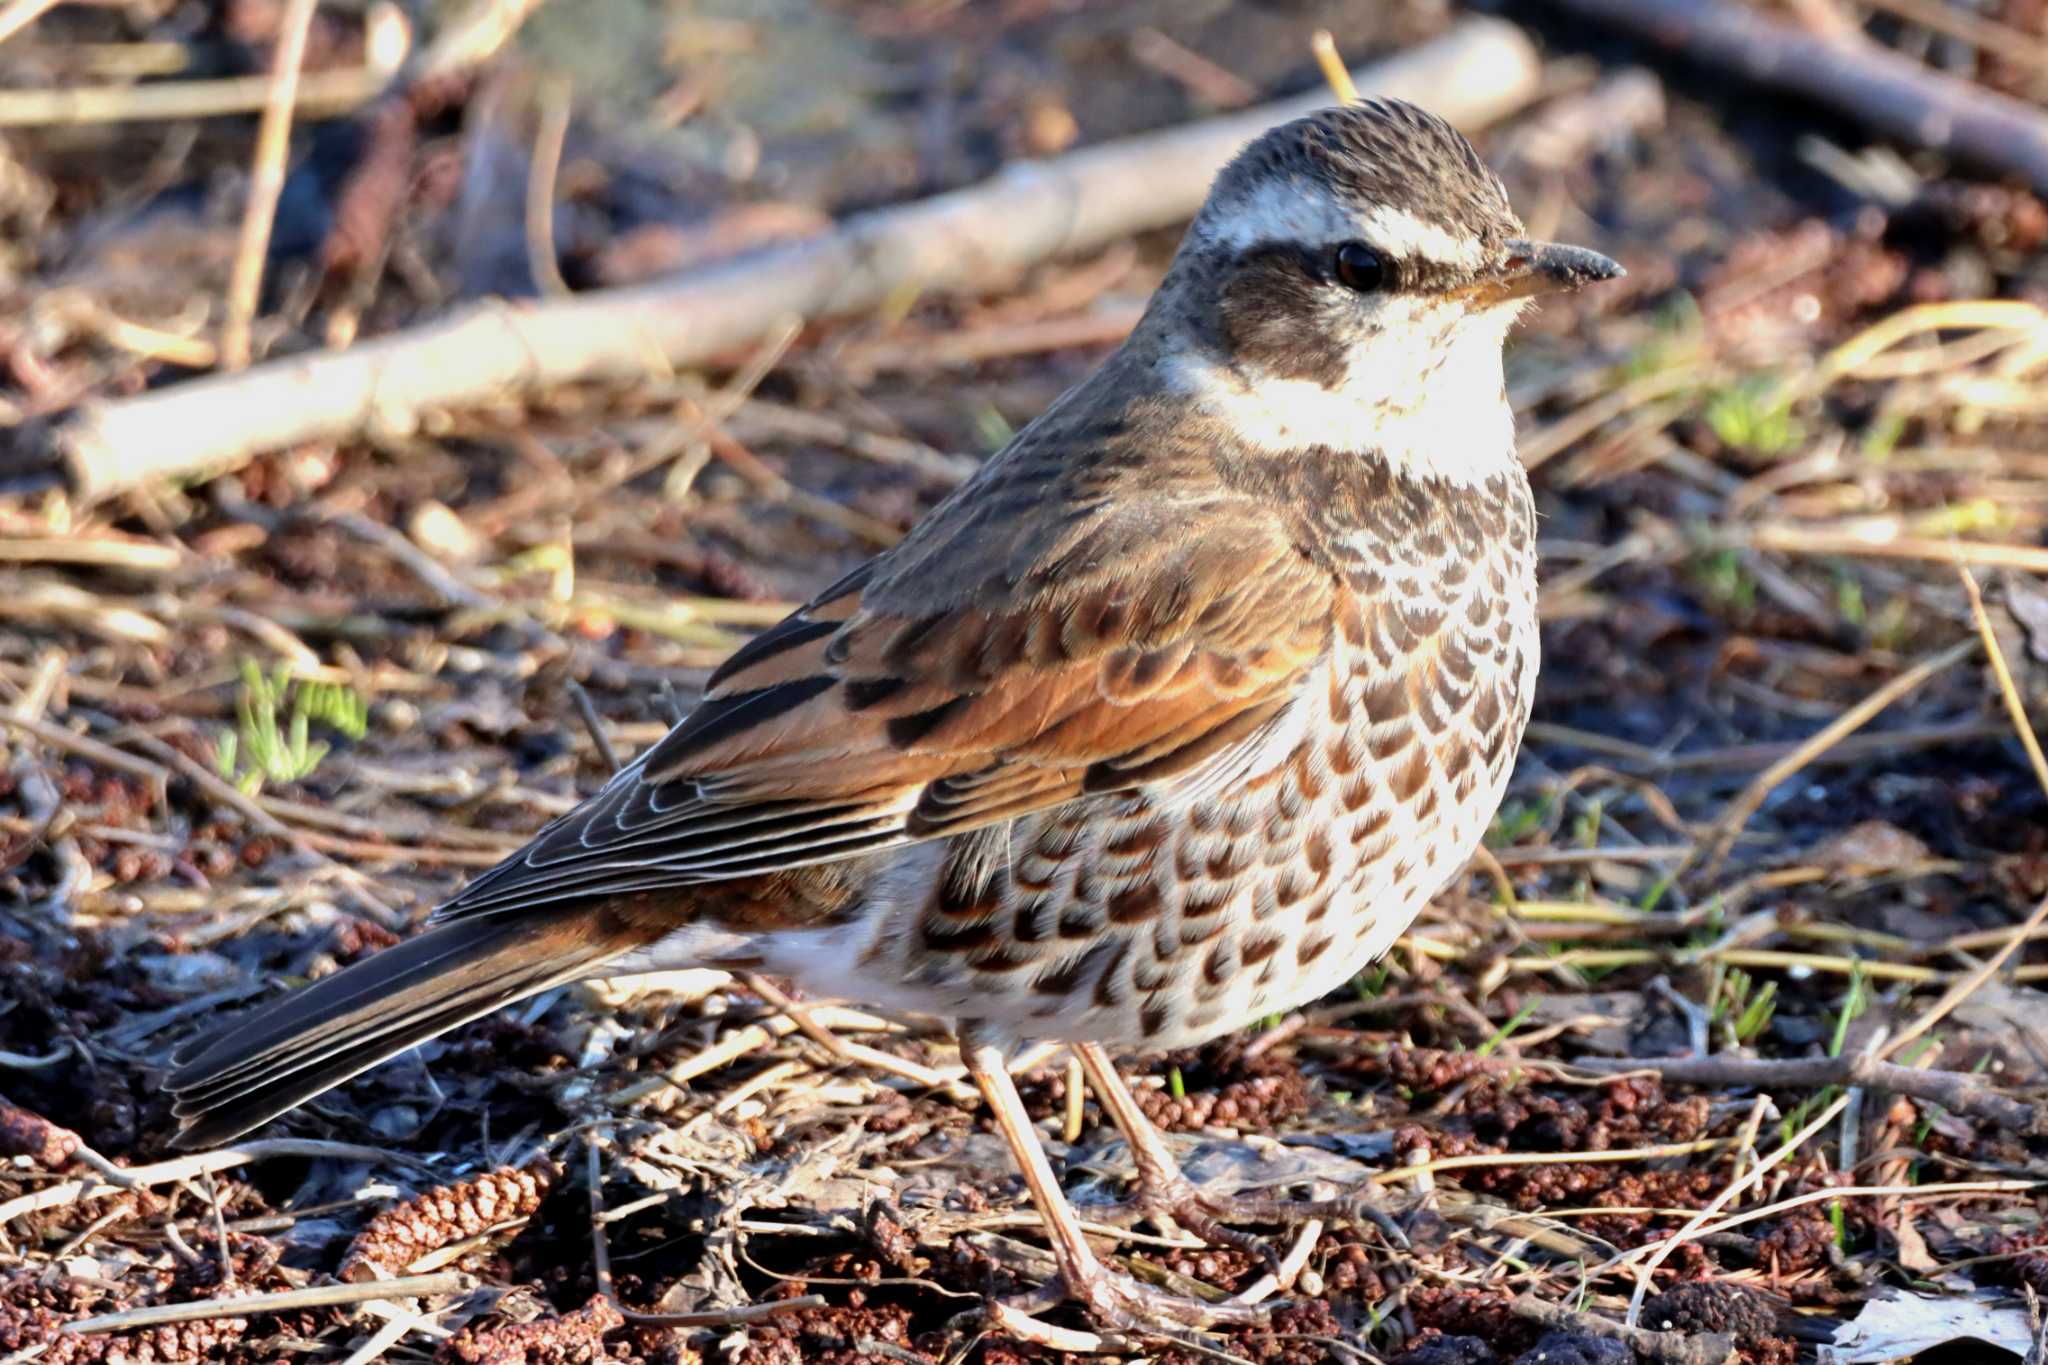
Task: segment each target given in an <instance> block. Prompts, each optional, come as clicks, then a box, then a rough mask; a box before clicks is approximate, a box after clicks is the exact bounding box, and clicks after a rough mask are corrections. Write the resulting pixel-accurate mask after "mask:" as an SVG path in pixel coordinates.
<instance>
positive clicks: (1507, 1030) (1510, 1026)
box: [1473, 1000, 1536, 1057]
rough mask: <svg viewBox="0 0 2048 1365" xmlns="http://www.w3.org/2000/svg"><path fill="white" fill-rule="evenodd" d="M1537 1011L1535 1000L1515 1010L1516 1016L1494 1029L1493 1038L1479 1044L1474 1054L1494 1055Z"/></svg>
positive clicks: (1482, 1055) (1480, 1055)
mask: <svg viewBox="0 0 2048 1365" xmlns="http://www.w3.org/2000/svg"><path fill="white" fill-rule="evenodd" d="M1535 1013H1536V1002H1535V1001H1534V1000H1531V1001H1530V1002H1529V1003H1528V1004H1526V1005H1524V1006H1522V1008H1520V1009H1518V1010H1516V1011H1515V1016H1514V1018H1512V1019H1510V1020H1508V1021H1507V1022H1506V1023H1505V1024H1502V1025H1501V1026H1500V1027H1499V1028H1497V1029H1495V1030H1494V1031H1493V1036H1492V1037H1491V1038H1488V1039H1487V1040H1486V1041H1485V1042H1483V1043H1481V1044H1480V1045H1479V1046H1478V1048H1477V1049H1476V1050H1475V1051H1474V1053H1473V1055H1474V1056H1477V1057H1490V1056H1492V1055H1493V1053H1494V1051H1495V1050H1496V1049H1497V1048H1499V1047H1500V1045H1501V1044H1502V1043H1505V1042H1506V1041H1507V1040H1508V1039H1509V1038H1512V1037H1513V1036H1514V1033H1515V1030H1516V1029H1518V1028H1520V1027H1521V1026H1522V1025H1524V1024H1526V1023H1528V1022H1529V1020H1530V1019H1531V1018H1532V1017H1534V1016H1535Z"/></svg>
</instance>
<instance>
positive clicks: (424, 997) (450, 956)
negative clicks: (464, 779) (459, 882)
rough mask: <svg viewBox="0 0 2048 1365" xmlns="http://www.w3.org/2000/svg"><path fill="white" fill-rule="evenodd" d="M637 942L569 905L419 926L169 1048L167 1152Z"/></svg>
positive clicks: (292, 1101) (237, 1125)
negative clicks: (170, 1133) (411, 934)
mask: <svg viewBox="0 0 2048 1365" xmlns="http://www.w3.org/2000/svg"><path fill="white" fill-rule="evenodd" d="M642 941H644V939H643V936H641V935H632V934H622V933H621V932H620V926H619V925H618V924H617V923H616V922H614V921H610V920H609V917H606V916H602V915H600V914H597V913H594V912H592V911H591V910H590V909H589V908H587V907H584V908H578V909H575V910H570V911H563V912H561V913H557V914H552V915H535V914H523V915H505V916H497V917H485V918H480V919H475V920H461V921H458V922H456V923H454V924H448V925H444V926H442V927H441V928H438V929H431V930H429V931H427V932H426V933H424V934H421V935H419V936H418V937H417V938H411V939H407V940H406V941H405V942H403V943H400V944H397V945H395V946H393V947H390V948H386V949H385V950H384V951H382V952H380V953H377V954H376V955H375V956H373V957H370V958H368V959H366V960H364V961H362V962H359V963H357V964H356V965H355V966H353V967H350V968H348V969H347V970H346V971H341V972H336V973H335V974H334V975H333V976H329V977H324V978H322V979H321V980H319V981H316V982H314V983H313V984H312V985H310V986H308V987H306V988H305V989H303V990H300V991H295V992H293V993H292V994H290V995H287V996H285V997H283V998H282V999H279V1000H273V1001H271V1002H270V1003H269V1004H267V1005H263V1006H260V1007H258V1008H257V1009H255V1010H252V1011H250V1012H248V1013H246V1014H243V1015H240V1016H238V1017H236V1018H234V1019H232V1020H230V1021H228V1022H227V1023H226V1024H224V1025H222V1026H221V1027H220V1028H217V1029H215V1030H213V1031H212V1032H210V1033H208V1034H206V1035H204V1036H202V1037H200V1038H198V1039H195V1040H194V1041H193V1042H191V1043H188V1044H186V1045H185V1046H184V1047H181V1048H180V1049H178V1052H177V1054H176V1055H175V1056H174V1057H173V1058H172V1060H173V1061H174V1062H175V1063H176V1064H177V1069H176V1070H175V1071H173V1072H172V1073H171V1075H170V1079H169V1081H168V1082H167V1088H168V1089H169V1090H170V1092H171V1093H172V1094H173V1095H174V1096H175V1097H176V1100H175V1103H174V1104H173V1106H172V1112H173V1113H174V1114H176V1115H177V1116H178V1119H179V1120H180V1122H181V1124H182V1127H181V1128H180V1130H179V1133H178V1136H177V1138H176V1139H175V1144H176V1145H177V1146H179V1147H186V1148H191V1147H211V1146H214V1145H216V1144H218V1143H222V1142H226V1141H227V1140H228V1139H230V1138H234V1137H239V1136H241V1135H242V1134H243V1133H246V1132H248V1131H249V1130H250V1129H251V1128H255V1127H257V1126H259V1125H261V1124H264V1123H268V1122H269V1121H270V1120H271V1119H274V1118H276V1117H277V1116H278V1115H279V1114H282V1113H284V1112H285V1111H286V1110H288V1109H291V1108H294V1107H295V1106H297V1105H300V1104H303V1103H305V1102H306V1101H307V1100H309V1099H312V1098H313V1097H314V1096H315V1095H318V1094H320V1093H321V1092H322V1091H325V1090H328V1089H331V1088H332V1087H334V1086H337V1085H339V1084H341V1083H342V1082H343V1081H345V1080H347V1079H348V1078H349V1077H351V1076H354V1075H356V1074H357V1073H359V1072H363V1071H367V1070H369V1069H370V1068H371V1067H373V1066H375V1065H376V1064H377V1063H379V1062H381V1061H384V1060H385V1059H386V1058H389V1057H395V1056H397V1055H398V1054H399V1053H401V1052H403V1051H405V1050H406V1049H407V1048H409V1047H414V1046H416V1045H418V1044H420V1043H423V1042H425V1041H426V1040H427V1039H429V1038H432V1037H435V1036H436V1035H438V1034H442V1033H446V1032H447V1031H448V1030H449V1029H452V1028H454V1027H455V1026H456V1025H458V1024H463V1023H467V1022H468V1021H469V1020H471V1019H475V1018H478V1017H480V1016H482V1015H486V1014H489V1013H490V1012H491V1011H492V1010H495V1009H498V1008H499V1007H500V1006H503V1005H509V1004H511V1003H512V1002H513V1001H515V1000H520V999H523V998H525V997H526V996H529V995H534V994H537V993H538V992H540V991H544V990H546V989H548V988H549V987H550V986H559V985H562V984H563V983H565V982H569V981H575V980H578V979H580V978H582V977H583V976H586V975H588V974H589V972H590V970H591V969H592V968H594V967H596V966H597V965H598V964H599V963H601V962H603V961H605V960H606V959H608V958H612V957H616V956H618V955H619V954H620V953H622V952H625V951H626V950H627V949H629V948H633V947H636V946H638V945H639V943H640V942H642Z"/></svg>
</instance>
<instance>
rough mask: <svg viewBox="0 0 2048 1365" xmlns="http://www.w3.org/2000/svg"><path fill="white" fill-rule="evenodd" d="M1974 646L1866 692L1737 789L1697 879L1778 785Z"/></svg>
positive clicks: (1947, 652) (1712, 867)
mask: <svg viewBox="0 0 2048 1365" xmlns="http://www.w3.org/2000/svg"><path fill="white" fill-rule="evenodd" d="M1975 648H1977V642H1976V641H1975V640H1965V641H1963V642H1962V643H1960V644H1957V645H1953V646H1951V647H1950V648H1948V649H1944V650H1943V651H1942V652H1941V653H1939V654H1937V655H1935V656H1934V657H1933V658H1931V659H1925V660H1922V661H1921V662H1920V663H1918V664H1916V665H1914V666H1913V667H1912V668H1909V669H1907V670H1906V671H1905V672H1904V673H1901V674H1899V675H1898V676H1897V677H1896V678H1893V679H1892V680H1891V681H1890V682H1888V683H1886V684H1885V685H1884V686H1883V687H1880V688H1878V689H1877V690H1876V691H1875V692H1872V693H1871V694H1870V695H1869V696H1867V697H1865V698H1864V699H1863V700H1862V701H1859V702H1857V703H1856V704H1855V705H1854V706H1852V707H1850V708H1849V709H1848V710H1846V711H1844V712H1843V713H1842V714H1841V715H1839V716H1837V717H1835V718H1834V719H1833V720H1832V721H1829V722H1828V723H1827V725H1825V726H1823V727H1822V728H1821V729H1820V730H1819V731H1818V732H1817V733H1815V734H1814V735H1813V736H1812V737H1811V738H1809V739H1808V740H1806V741H1805V742H1804V743H1802V744H1800V745H1799V747H1798V748H1796V749H1794V750H1793V751H1792V752H1791V753H1789V754H1787V755H1785V757H1783V758H1781V759H1779V760H1778V761H1777V762H1776V763H1773V764H1772V765H1771V766H1770V767H1768V768H1766V769H1764V771H1763V772H1761V773H1759V774H1758V775H1757V776H1756V777H1755V778H1754V779H1753V780H1752V781H1751V782H1750V784H1749V785H1748V786H1747V787H1744V788H1743V789H1742V794H1741V795H1739V796H1737V797H1736V798H1735V799H1734V800H1733V801H1731V802H1729V803H1728V809H1727V810H1726V811H1724V812H1723V813H1722V815H1721V818H1720V819H1719V820H1717V821H1715V822H1714V830H1713V833H1712V834H1711V835H1710V836H1709V837H1708V839H1707V842H1706V852H1705V857H1704V859H1703V862H1704V863H1705V866H1704V868H1703V870H1702V871H1701V874H1700V875H1701V876H1702V877H1705V878H1706V879H1708V880H1712V879H1713V877H1714V876H1715V875H1716V874H1717V873H1719V872H1720V870H1721V865H1722V863H1724V862H1725V861H1727V858H1728V852H1729V850H1730V849H1731V848H1733V847H1734V845H1735V839H1736V836H1737V835H1739V834H1740V833H1741V832H1742V827H1743V826H1744V825H1746V824H1748V823H1749V817H1750V816H1752V815H1754V814H1756V812H1757V808H1758V807H1760V806H1762V805H1763V803H1764V798H1766V797H1768V796H1769V795H1770V794H1771V791H1772V789H1773V788H1775V787H1776V786H1777V785H1778V784H1779V783H1780V782H1783V781H1785V780H1786V779H1787V778H1789V777H1791V776H1792V775H1793V774H1794V773H1796V772H1798V771H1799V770H1800V769H1801V768H1804V767H1805V766H1806V765H1807V764H1808V763H1810V762H1811V761H1812V760H1813V759H1814V758H1815V757H1817V756H1818V755H1820V754H1822V753H1825V752H1826V751H1827V750H1829V749H1830V748H1833V747H1834V745H1835V744H1836V742H1837V741H1839V740H1842V739H1845V738H1847V737H1848V736H1849V735H1850V734H1852V733H1854V732H1855V731H1857V730H1860V729H1862V728H1863V726H1865V725H1866V724H1868V723H1869V722H1870V721H1871V720H1872V719H1873V718H1875V717H1876V715H1877V713H1878V712H1880V711H1882V710H1884V709H1885V708H1886V707H1887V706H1890V705H1891V704H1892V703H1893V702H1895V701H1897V700H1898V699H1899V698H1900V697H1903V696H1905V695H1906V694H1907V693H1908V692H1911V691H1912V690H1913V689H1914V688H1916V687H1918V686H1920V684H1922V683H1924V682H1926V681H1927V680H1928V679H1929V678H1932V677H1933V676H1934V675H1935V674H1937V673H1942V672H1945V671H1947V670H1948V669H1949V668H1950V667H1951V666H1953V665H1955V664H1957V663H1959V662H1961V661H1962V659H1963V656H1964V655H1966V654H1968V653H1969V652H1970V651H1971V650H1973V649H1975Z"/></svg>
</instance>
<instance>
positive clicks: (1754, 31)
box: [1556, 0, 2048, 194]
mask: <svg viewBox="0 0 2048 1365" xmlns="http://www.w3.org/2000/svg"><path fill="white" fill-rule="evenodd" d="M1556 3H1557V5H1558V6H1559V8H1561V9H1564V10H1567V11H1569V12H1570V13H1572V14H1575V15H1578V16H1580V17H1582V18H1586V19H1594V20H1598V21H1599V22H1601V23H1606V24H1612V25H1614V26H1616V27H1618V28H1624V29H1627V30H1629V31H1630V32H1632V33H1634V34H1635V35H1636V36H1637V37H1640V38H1644V39H1647V40H1648V41H1650V42H1653V43H1656V44H1657V45H1658V46H1660V47H1666V48H1670V49H1673V50H1674V51H1678V52H1683V53H1684V54H1685V55H1686V56H1688V57H1691V58H1692V59H1693V60H1695V61H1698V62H1700V63H1702V64H1704V65H1707V66H1711V67H1715V68H1717V69H1725V70H1728V71H1732V72H1734V73H1736V74H1738V75H1742V76H1747V77H1748V78H1749V79H1750V80H1753V81H1757V82H1759V83H1760V84H1763V85H1767V86H1772V87H1775V88H1777V89H1780V90H1789V91H1792V92H1793V93H1795V94H1797V95H1800V96H1802V97H1804V98H1806V99H1810V100H1813V101H1814V102H1816V103H1818V104H1824V105H1828V106H1829V107H1831V108H1834V109H1839V110H1841V111H1842V112H1843V113H1845V114H1848V115H1850V116H1851V117H1853V118H1856V119H1858V120H1860V121H1862V122H1863V123H1866V124H1869V125H1870V126H1871V127H1873V128H1875V129H1877V130H1878V131H1880V132H1882V133H1885V134H1887V135H1889V136H1891V137H1895V138H1898V139H1899V140H1900V141H1902V142H1908V143H1911V144H1913V145H1914V146H1918V147H1929V148H1932V149H1933V150H1935V151H1939V152H1947V153H1949V154H1951V155H1953V156H1955V157H1957V158H1958V159H1960V160H1963V161H1967V162H1971V163H1974V164H1975V165H1977V166H1980V167H1982V168H1984V169H1986V170H1991V171H1996V172H2001V173H2005V174H2016V175H2020V176H2023V177H2025V178H2026V180H2027V181H2028V182H2029V183H2030V184H2032V185H2033V187H2034V189H2035V190H2036V191H2037V192H2040V193H2044V194H2048V119H2044V118H2043V117H2042V115H2041V112H2040V111H2039V110H2038V109H2035V108H2033V107H2031V106H2029V105H2027V104H2024V103H2022V102H2021V101H2019V100H2016V99H2012V98H2010V97H2008V96H2005V95H2000V94H1997V93H1995V92H1993V91H1990V90H1986V89H1985V88H1984V87H1982V86H1979V85H1973V84H1971V83H1970V82H1969V81H1965V80H1961V79H1959V78H1957V77H1954V76H1947V75H1943V74H1942V73H1940V72H1938V71H1935V70H1932V69H1931V68H1929V67H1926V66H1923V65H1921V64H1920V63H1919V62H1916V61H1913V60H1911V59H1910V58H1907V57H1903V56H1900V55H1899V54H1898V53H1896V52H1892V51H1889V50H1887V49H1885V48H1882V47H1879V46H1878V45H1877V44H1875V43H1871V42H1865V41H1863V40H1861V39H1860V38H1850V39H1838V38H1825V37H1821V36H1820V35H1818V34H1813V33H1807V32H1804V31H1802V30H1800V29H1796V28H1792V27H1790V26H1789V25H1786V24H1781V23H1778V22H1776V21H1774V20H1771V19H1766V18H1764V17H1763V16H1762V15H1761V14H1759V13H1758V12H1757V11H1755V10H1753V9H1751V8H1749V7H1748V6H1745V5H1730V4H1724V3H1721V2H1720V0H1556Z"/></svg>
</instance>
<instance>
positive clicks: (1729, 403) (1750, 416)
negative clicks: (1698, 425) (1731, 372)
mask: <svg viewBox="0 0 2048 1365" xmlns="http://www.w3.org/2000/svg"><path fill="white" fill-rule="evenodd" d="M1702 415H1703V416H1705V418H1706V421H1707V426H1708V427H1709V428H1710V429H1711V430H1712V431H1713V433H1714V435H1716V436H1718V437H1719V438H1720V439H1721V444H1723V445H1725V446H1730V447H1733V448H1734V449H1736V450H1741V451H1746V452H1748V453H1749V454H1752V455H1762V456H1766V457H1770V456H1776V455H1783V454H1786V453H1787V452H1789V451H1790V450H1792V448H1793V447H1795V446H1797V445H1798V444H1799V442H1800V441H1801V440H1802V439H1804V438H1805V435H1806V432H1805V430H1804V429H1803V428H1802V427H1801V426H1800V425H1799V422H1798V421H1797V419H1795V418H1794V417H1793V416H1792V409H1791V406H1790V405H1789V404H1787V403H1786V402H1785V400H1784V399H1783V398H1782V397H1781V396H1780V388H1779V384H1778V381H1777V380H1776V379H1775V378H1773V377H1771V376H1770V375H1750V376H1748V377H1746V378H1743V379H1738V380H1735V381H1734V382H1733V383H1730V384H1723V385H1722V386H1721V387H1719V388H1717V389H1715V390H1714V391H1713V392H1711V393H1709V394H1708V395H1707V404H1706V409H1705V412H1704V413H1703V414H1702Z"/></svg>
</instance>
